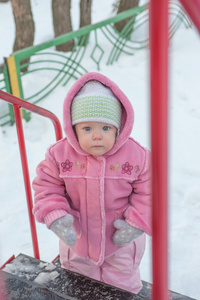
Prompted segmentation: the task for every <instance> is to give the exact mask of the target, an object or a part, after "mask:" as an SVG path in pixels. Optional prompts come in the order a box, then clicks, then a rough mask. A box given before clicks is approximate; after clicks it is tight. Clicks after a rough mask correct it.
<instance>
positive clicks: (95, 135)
mask: <svg viewBox="0 0 200 300" xmlns="http://www.w3.org/2000/svg"><path fill="white" fill-rule="evenodd" d="M93 139H94V140H101V139H102V134H101V132H100V131H99V130H95V131H94V133H93Z"/></svg>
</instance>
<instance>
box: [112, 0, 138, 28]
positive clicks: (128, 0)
mask: <svg viewBox="0 0 200 300" xmlns="http://www.w3.org/2000/svg"><path fill="white" fill-rule="evenodd" d="M138 4H139V0H120V2H119V6H118V11H117V13H118V14H119V13H120V12H122V11H125V10H128V9H131V8H134V7H136V6H138ZM129 21H130V18H128V19H125V20H122V21H120V22H118V23H116V24H115V28H116V29H117V30H118V31H119V32H121V31H122V29H123V28H124V26H126V24H127V23H128V22H129Z"/></svg>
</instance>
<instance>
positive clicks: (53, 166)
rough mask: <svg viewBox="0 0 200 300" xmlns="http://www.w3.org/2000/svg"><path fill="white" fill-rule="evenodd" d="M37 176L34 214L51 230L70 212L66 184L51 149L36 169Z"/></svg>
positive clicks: (34, 181) (34, 187) (34, 186)
mask: <svg viewBox="0 0 200 300" xmlns="http://www.w3.org/2000/svg"><path fill="white" fill-rule="evenodd" d="M36 173H37V176H36V178H35V179H34V180H33V189H34V203H35V206H34V208H33V214H34V215H35V218H36V220H37V221H38V222H40V223H45V224H46V225H47V227H48V228H49V227H50V225H51V223H52V222H53V221H55V220H56V219H58V218H60V217H63V216H65V215H66V214H67V213H69V211H70V207H69V204H68V201H67V198H66V189H65V184H64V181H63V179H62V178H60V177H59V168H58V166H57V163H56V161H55V159H54V157H53V156H52V155H51V152H50V149H49V150H48V151H47V153H46V157H45V160H43V161H42V162H41V163H40V164H39V165H38V167H37V169H36Z"/></svg>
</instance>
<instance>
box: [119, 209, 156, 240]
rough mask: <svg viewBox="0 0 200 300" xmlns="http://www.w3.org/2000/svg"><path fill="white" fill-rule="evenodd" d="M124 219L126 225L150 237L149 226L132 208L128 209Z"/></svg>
mask: <svg viewBox="0 0 200 300" xmlns="http://www.w3.org/2000/svg"><path fill="white" fill-rule="evenodd" d="M124 216H125V219H126V221H127V223H128V224H130V225H131V226H134V227H136V228H139V229H142V230H144V231H145V232H146V233H147V234H148V235H151V228H150V226H149V224H148V223H147V222H146V220H144V218H143V217H142V216H141V214H140V213H139V212H138V211H137V210H135V209H134V208H132V207H129V208H128V209H127V210H126V212H125V214H124Z"/></svg>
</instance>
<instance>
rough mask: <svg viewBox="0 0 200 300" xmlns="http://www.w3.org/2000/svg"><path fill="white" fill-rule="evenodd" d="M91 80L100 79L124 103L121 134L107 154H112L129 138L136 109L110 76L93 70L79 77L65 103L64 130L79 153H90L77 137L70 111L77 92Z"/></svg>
mask: <svg viewBox="0 0 200 300" xmlns="http://www.w3.org/2000/svg"><path fill="white" fill-rule="evenodd" d="M91 80H96V81H99V82H100V83H101V84H103V85H105V86H106V87H108V88H110V89H111V91H112V93H113V94H114V95H115V96H116V97H117V98H118V99H119V101H120V102H121V104H122V121H121V128H120V134H119V137H118V139H117V140H116V143H115V145H114V147H113V148H112V149H111V150H110V151H109V152H107V153H106V155H111V154H114V153H115V152H116V151H118V150H119V149H120V148H121V147H122V146H123V144H124V143H125V142H126V141H127V139H128V138H129V136H130V134H131V131H132V127H133V122H134V111H133V108H132V105H131V103H130V101H129V99H128V98H127V97H126V95H125V94H124V93H123V92H122V91H121V89H120V88H119V87H118V86H117V85H116V84H115V83H114V82H113V81H111V80H110V79H109V78H107V77H106V76H104V75H102V74H100V73H96V72H91V73H87V74H85V75H83V76H82V77H81V78H80V79H78V80H77V81H76V82H75V83H74V85H73V86H72V87H71V89H70V90H69V92H68V94H67V96H66V98H65V101H64V105H63V127H64V132H65V135H66V137H67V139H68V141H69V143H70V144H71V146H72V147H73V148H74V149H75V150H76V151H77V152H78V153H80V154H82V155H85V156H87V155H90V154H88V153H86V152H85V151H83V150H82V149H81V148H80V146H79V144H78V141H77V139H76V137H75V134H74V131H73V128H72V123H71V114H70V111H71V104H72V101H73V99H74V97H75V96H76V94H77V93H78V92H79V91H80V89H81V88H82V87H83V86H84V85H85V84H86V83H87V82H89V81H91Z"/></svg>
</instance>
